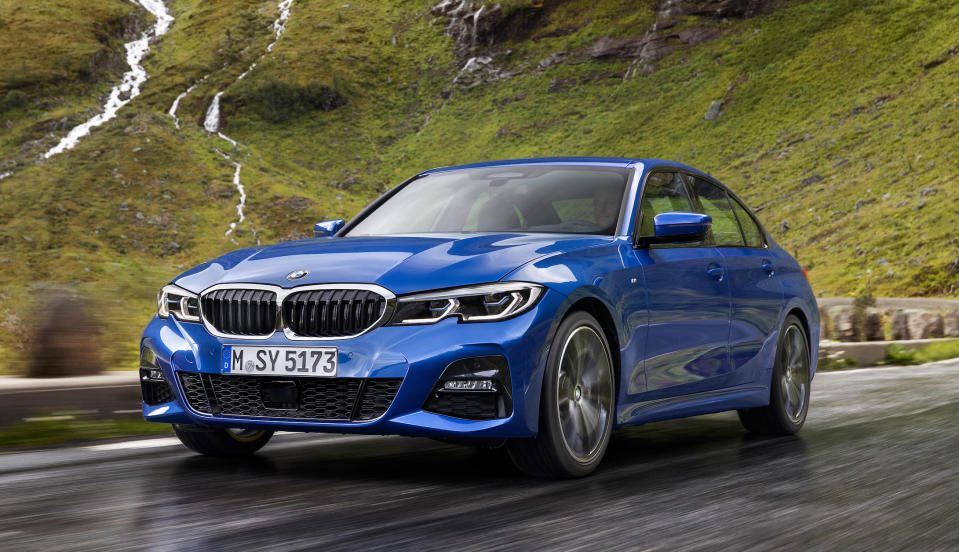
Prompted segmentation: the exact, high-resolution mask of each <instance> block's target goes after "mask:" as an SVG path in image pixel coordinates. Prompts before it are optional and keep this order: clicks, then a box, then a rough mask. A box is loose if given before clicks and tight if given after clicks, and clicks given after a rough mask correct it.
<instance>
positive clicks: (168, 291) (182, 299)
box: [157, 284, 200, 322]
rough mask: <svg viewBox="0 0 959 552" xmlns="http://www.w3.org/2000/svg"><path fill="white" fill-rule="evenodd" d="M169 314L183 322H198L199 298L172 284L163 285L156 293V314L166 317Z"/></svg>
mask: <svg viewBox="0 0 959 552" xmlns="http://www.w3.org/2000/svg"><path fill="white" fill-rule="evenodd" d="M171 314H172V315H173V316H174V317H176V318H178V319H180V320H183V321H184V322H199V321H200V298H199V297H197V295H196V294H195V293H191V292H189V291H187V290H185V289H183V288H181V287H178V286H175V285H173V284H170V285H168V286H163V289H161V290H160V293H158V294H157V316H159V317H160V318H166V317H168V316H170V315H171Z"/></svg>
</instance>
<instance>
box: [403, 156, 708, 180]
mask: <svg viewBox="0 0 959 552" xmlns="http://www.w3.org/2000/svg"><path fill="white" fill-rule="evenodd" d="M513 165H581V166H582V165H585V166H590V165H592V166H596V167H621V168H631V167H633V166H636V165H642V166H643V167H645V168H647V169H652V168H656V167H672V168H676V169H683V170H686V171H690V172H694V173H699V174H703V175H705V174H706V173H704V172H702V171H700V170H697V169H694V168H692V167H690V166H688V165H684V164H682V163H676V162H675V161H668V160H665V159H647V158H639V157H635V158H633V157H528V158H524V159H503V160H499V161H484V162H482V163H469V164H466V165H452V166H448V167H437V168H435V169H430V170H428V171H423V172H422V173H420V175H426V174H433V173H439V172H446V171H456V170H461V169H481V168H489V167H509V166H513ZM707 176H708V175H707Z"/></svg>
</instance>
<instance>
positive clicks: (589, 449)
mask: <svg viewBox="0 0 959 552" xmlns="http://www.w3.org/2000/svg"><path fill="white" fill-rule="evenodd" d="M612 372H613V370H612V363H611V360H610V357H609V352H608V351H607V350H606V347H605V346H604V344H603V340H602V338H601V337H600V336H599V334H598V333H597V332H596V330H594V329H593V328H591V327H589V326H580V327H579V328H576V329H575V330H573V332H572V333H570V335H569V337H568V338H567V339H566V343H565V344H564V345H563V352H562V356H561V358H560V364H559V370H558V371H557V377H558V381H557V386H556V406H557V409H558V414H559V423H560V428H561V430H562V433H563V441H564V444H565V445H566V449H567V450H568V451H569V453H570V455H572V456H573V457H574V458H575V459H576V460H577V461H578V462H581V463H586V462H589V461H590V460H592V459H593V458H594V457H595V456H596V455H597V454H598V453H599V452H600V450H601V449H602V443H603V442H604V439H605V433H606V432H607V431H608V430H609V424H608V423H607V422H608V420H609V417H610V416H612V405H613V381H612Z"/></svg>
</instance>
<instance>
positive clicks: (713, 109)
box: [703, 100, 723, 121]
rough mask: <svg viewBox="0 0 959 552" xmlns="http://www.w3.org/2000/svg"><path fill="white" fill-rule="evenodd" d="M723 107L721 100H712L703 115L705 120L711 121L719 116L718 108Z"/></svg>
mask: <svg viewBox="0 0 959 552" xmlns="http://www.w3.org/2000/svg"><path fill="white" fill-rule="evenodd" d="M722 107H723V102H721V101H719V100H713V103H711V104H709V109H707V110H706V115H704V116H703V118H704V119H706V120H707V121H713V120H715V119H718V118H719V115H720V109H722Z"/></svg>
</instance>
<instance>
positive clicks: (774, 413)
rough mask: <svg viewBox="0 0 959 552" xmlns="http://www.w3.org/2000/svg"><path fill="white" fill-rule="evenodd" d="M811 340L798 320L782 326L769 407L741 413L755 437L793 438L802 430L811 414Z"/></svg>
mask: <svg viewBox="0 0 959 552" xmlns="http://www.w3.org/2000/svg"><path fill="white" fill-rule="evenodd" d="M809 367H810V358H809V339H807V337H806V330H805V329H804V328H803V325H802V323H801V322H800V321H799V319H798V318H796V316H794V315H792V314H790V315H789V316H787V317H786V321H785V322H784V323H783V329H782V332H780V334H779V343H778V345H777V347H776V362H775V365H774V366H773V377H772V381H771V382H770V390H769V405H767V406H762V407H759V408H746V409H743V410H740V411H739V420H740V421H741V422H742V424H743V426H745V428H746V429H748V430H749V431H752V432H754V433H765V434H770V435H792V434H794V433H796V432H798V431H799V429H800V428H802V426H803V424H804V423H805V422H806V413H807V412H808V411H809V390H810V383H811V382H810V379H809V378H810V369H809Z"/></svg>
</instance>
